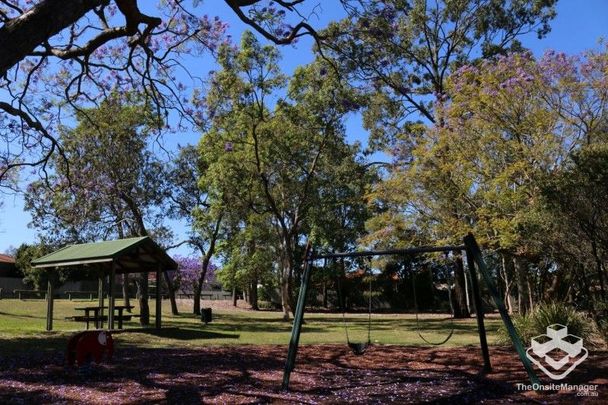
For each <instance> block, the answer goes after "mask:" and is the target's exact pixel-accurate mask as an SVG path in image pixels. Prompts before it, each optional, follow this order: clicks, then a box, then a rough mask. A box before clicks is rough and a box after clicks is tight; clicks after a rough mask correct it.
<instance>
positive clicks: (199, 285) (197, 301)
mask: <svg viewBox="0 0 608 405" xmlns="http://www.w3.org/2000/svg"><path fill="white" fill-rule="evenodd" d="M214 250H215V249H214V243H212V244H211V246H210V247H209V250H208V251H207V254H205V256H203V262H202V263H201V271H200V273H199V275H198V280H197V282H196V286H195V288H194V302H193V306H192V312H193V313H194V314H196V315H200V314H201V292H202V291H203V284H204V283H205V277H207V270H208V269H209V264H210V263H211V255H213V252H214Z"/></svg>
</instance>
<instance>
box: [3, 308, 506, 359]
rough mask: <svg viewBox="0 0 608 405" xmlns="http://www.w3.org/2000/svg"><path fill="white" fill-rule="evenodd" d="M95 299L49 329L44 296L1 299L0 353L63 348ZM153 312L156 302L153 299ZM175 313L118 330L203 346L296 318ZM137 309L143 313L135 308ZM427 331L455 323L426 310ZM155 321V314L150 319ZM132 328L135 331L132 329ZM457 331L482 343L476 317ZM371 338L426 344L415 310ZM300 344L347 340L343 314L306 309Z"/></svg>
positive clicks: (441, 333) (146, 340) (382, 318)
mask: <svg viewBox="0 0 608 405" xmlns="http://www.w3.org/2000/svg"><path fill="white" fill-rule="evenodd" d="M91 304H92V305H94V304H95V301H93V302H91V301H80V300H79V301H68V300H56V301H55V311H54V317H53V326H54V331H53V332H45V331H44V329H45V325H46V302H45V301H43V300H25V301H21V300H16V299H3V300H0V355H6V354H9V353H19V352H24V351H28V350H31V349H36V350H51V349H56V348H63V347H64V346H65V342H66V340H67V337H68V336H69V335H71V334H73V333H74V332H76V331H80V330H82V329H84V324H82V323H75V322H71V321H66V320H65V317H66V316H70V315H75V314H77V311H75V310H74V308H75V307H81V306H86V305H91ZM150 306H151V311H152V313H153V312H154V303H153V302H152V301H151V302H150ZM180 311H181V314H180V315H179V316H173V315H171V314H170V312H169V304H168V302H166V301H164V302H163V330H161V331H156V330H154V329H151V328H150V329H147V330H142V329H140V326H139V320H138V319H137V318H134V319H135V320H134V321H129V322H125V330H126V331H127V332H128V333H121V334H118V335H115V338H116V340H117V341H118V343H119V344H123V345H134V346H138V347H199V346H202V345H244V344H279V345H286V344H287V343H288V342H289V338H290V332H291V323H290V322H284V321H282V314H281V313H279V312H267V311H259V312H255V311H239V310H237V311H233V310H214V312H213V322H212V323H210V324H208V325H204V324H202V323H201V322H200V320H199V318H198V317H195V316H194V315H192V314H190V313H189V312H191V308H190V307H182V308H180ZM134 313H139V311H138V309H137V308H135V309H134ZM420 317H421V324H422V328H423V334H424V336H425V338H426V339H427V340H430V341H440V340H443V338H444V337H445V336H447V334H449V331H450V330H451V327H452V324H451V322H450V321H449V320H446V319H445V316H441V315H426V314H421V315H420ZM151 322H152V324H154V319H153V317H152V319H151ZM346 322H347V324H348V331H349V335H350V338H351V341H365V340H366V339H367V314H348V315H347V316H346ZM499 324H500V320H499V319H497V318H495V317H491V318H490V319H487V320H486V329H487V330H488V340H489V343H491V344H492V343H495V342H496V333H495V331H496V330H497V329H498V327H499ZM129 329H131V331H129ZM454 329H455V332H454V335H453V336H452V339H451V340H450V341H449V342H448V343H447V344H446V345H447V346H463V345H477V346H478V345H479V337H478V335H477V324H476V322H475V318H470V319H466V320H458V321H454ZM371 337H372V341H374V342H378V343H381V344H398V345H421V346H423V345H425V343H424V342H423V341H422V340H421V339H420V337H419V336H418V333H417V330H416V320H415V317H414V315H411V314H373V315H372V335H371ZM300 342H301V344H320V343H344V342H345V333H344V322H343V320H342V315H341V314H327V313H307V314H306V315H305V324H304V326H303V329H302V335H301V339H300Z"/></svg>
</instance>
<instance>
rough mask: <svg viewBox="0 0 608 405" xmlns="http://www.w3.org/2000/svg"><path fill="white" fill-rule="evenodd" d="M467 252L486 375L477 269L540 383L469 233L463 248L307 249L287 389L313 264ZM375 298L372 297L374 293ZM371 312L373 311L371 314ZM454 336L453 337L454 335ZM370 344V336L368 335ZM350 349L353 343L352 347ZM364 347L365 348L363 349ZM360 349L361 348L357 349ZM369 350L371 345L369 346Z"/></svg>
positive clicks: (530, 374)
mask: <svg viewBox="0 0 608 405" xmlns="http://www.w3.org/2000/svg"><path fill="white" fill-rule="evenodd" d="M462 251H464V252H465V253H466V259H467V264H468V269H469V272H470V275H471V277H470V279H471V287H472V290H473V302H474V305H475V314H476V317H477V329H478V332H479V343H480V347H481V354H482V357H483V363H484V366H483V370H482V371H483V372H490V371H491V370H492V366H491V364H490V354H489V351H488V342H487V337H486V330H485V325H484V314H483V308H482V305H481V295H480V291H479V285H478V282H477V275H476V272H475V267H477V270H478V271H479V273H480V275H481V278H482V280H483V282H484V283H485V285H486V287H487V289H488V291H489V292H490V295H491V296H492V299H493V301H494V304H495V305H496V307H497V308H498V311H499V313H500V316H501V318H502V320H503V322H504V324H505V326H506V328H507V331H508V333H509V337H510V338H511V341H512V343H513V346H514V347H515V350H516V351H517V354H518V355H519V358H520V360H521V362H522V364H523V366H524V368H525V369H526V371H527V373H528V377H529V379H530V382H531V383H532V384H533V385H534V384H540V381H539V379H538V377H537V376H536V373H535V372H534V369H533V368H532V363H531V362H530V360H529V359H528V358H527V357H526V352H525V348H524V345H523V343H522V342H521V339H520V337H519V336H518V335H517V332H516V330H515V327H514V326H513V322H512V321H511V318H510V317H509V314H508V312H507V310H506V308H505V306H504V303H503V300H502V298H501V297H500V295H499V293H498V290H497V289H496V287H495V286H494V282H493V281H492V279H491V277H490V275H489V272H488V270H487V267H486V264H485V262H484V260H483V256H482V254H481V250H480V249H479V246H478V245H477V241H476V240H475V238H474V237H473V235H472V234H468V235H467V236H466V237H465V238H464V244H463V245H459V246H436V247H435V246H423V247H415V248H410V249H390V250H382V251H360V252H344V253H330V254H315V253H314V251H313V249H312V245H311V244H310V243H309V244H308V245H307V247H306V254H305V260H304V272H303V274H302V283H301V286H300V293H299V295H298V301H297V305H296V310H295V313H294V321H293V327H292V331H291V340H290V342H289V349H288V352H287V361H286V363H285V370H284V373H283V385H282V387H283V389H284V390H287V389H289V379H290V376H291V372H292V371H293V369H294V368H295V363H296V356H297V352H298V345H299V342H300V333H301V331H302V322H303V319H304V308H305V307H306V294H307V289H308V285H309V283H310V276H311V273H312V269H313V264H314V262H315V261H316V260H321V259H324V260H325V259H336V258H346V257H349V258H353V257H373V256H385V255H397V256H412V255H416V254H421V253H432V252H442V253H450V252H462ZM370 297H371V294H370ZM370 312H371V311H370ZM449 337H451V334H450V336H449ZM368 341H369V334H368ZM349 346H350V344H349ZM362 347H363V346H362ZM357 349H358V348H357ZM365 349H367V346H365Z"/></svg>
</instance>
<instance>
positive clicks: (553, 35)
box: [0, 0, 608, 254]
mask: <svg viewBox="0 0 608 405" xmlns="http://www.w3.org/2000/svg"><path fill="white" fill-rule="evenodd" d="M319 3H322V4H323V5H322V8H319V9H317V13H316V14H317V17H313V18H312V20H311V22H312V23H313V25H315V26H323V25H325V24H326V23H327V22H328V21H330V20H332V19H337V18H340V17H341V16H342V11H341V9H340V8H339V6H338V2H319ZM211 4H213V6H212V7H211ZM201 7H203V9H204V11H205V12H208V13H209V14H217V15H218V16H219V17H220V18H222V19H223V20H224V21H227V22H228V23H229V24H230V34H232V35H233V37H235V38H237V39H238V37H239V36H240V34H241V33H242V31H243V30H244V29H245V28H246V27H245V26H244V24H242V23H241V22H240V21H238V19H237V18H236V16H235V15H234V14H233V13H232V11H231V10H230V9H229V8H228V6H226V5H225V3H224V2H223V1H217V0H207V1H205V3H204V5H203V6H201ZM551 26H552V31H551V32H550V33H549V35H548V36H547V37H546V38H545V39H543V40H538V39H537V38H536V36H535V35H534V34H530V35H527V36H525V37H523V38H522V42H523V44H524V46H526V47H527V48H529V49H531V50H532V51H533V52H534V54H535V55H537V56H540V55H542V54H543V53H544V52H545V51H546V50H548V49H553V50H557V51H563V52H565V53H567V54H576V53H580V52H582V51H584V50H587V49H592V48H596V49H598V48H599V44H598V40H599V39H600V38H601V37H603V38H605V39H606V40H608V0H585V1H580V0H561V1H560V2H559V3H558V5H557V17H556V19H555V20H554V21H553V23H552V24H551ZM311 46H312V41H311V40H310V39H306V40H301V41H300V42H299V43H298V44H297V45H295V46H286V47H283V48H282V52H283V61H282V68H283V69H284V70H285V72H286V73H291V72H292V71H293V70H294V69H295V68H296V67H297V66H298V65H301V64H305V63H308V62H310V61H312V60H313V54H312V52H311V51H310V49H311ZM192 64H193V65H192V68H193V69H197V70H200V69H212V68H213V67H212V65H211V63H210V58H206V59H205V60H202V61H201V60H199V61H193V62H192ZM347 130H348V136H349V139H350V140H362V141H363V142H365V139H366V136H367V134H366V132H365V131H364V130H363V128H361V120H360V118H359V117H357V116H354V117H352V118H351V119H350V120H349V121H348V123H347ZM197 138H198V135H197V134H184V135H181V136H178V137H176V138H174V139H169V140H168V142H169V143H181V144H185V143H194V142H196V140H197ZM0 199H2V200H3V202H4V207H3V208H0V253H3V252H6V251H7V250H8V249H9V248H10V247H11V246H12V247H17V246H19V245H20V244H21V243H24V242H25V243H28V242H33V241H35V240H36V232H35V230H33V229H30V228H28V227H27V224H28V223H29V222H30V220H31V218H30V216H29V214H28V213H26V212H23V200H22V198H21V197H20V196H18V195H6V194H4V195H3V194H0ZM171 226H172V227H174V229H175V232H176V233H178V234H179V233H182V232H183V231H184V226H183V225H181V224H179V223H172V224H171ZM172 253H180V254H188V253H189V252H188V250H187V249H185V250H182V251H179V252H172Z"/></svg>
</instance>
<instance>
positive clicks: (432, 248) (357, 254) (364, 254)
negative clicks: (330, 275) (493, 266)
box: [311, 246, 465, 260]
mask: <svg viewBox="0 0 608 405" xmlns="http://www.w3.org/2000/svg"><path fill="white" fill-rule="evenodd" d="M464 248H465V247H464V246H419V247H414V248H409V249H389V250H367V251H359V252H341V253H325V254H317V255H314V256H312V257H311V260H318V259H335V258H338V257H367V256H387V255H414V254H419V253H433V252H460V251H462V250H464Z"/></svg>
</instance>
